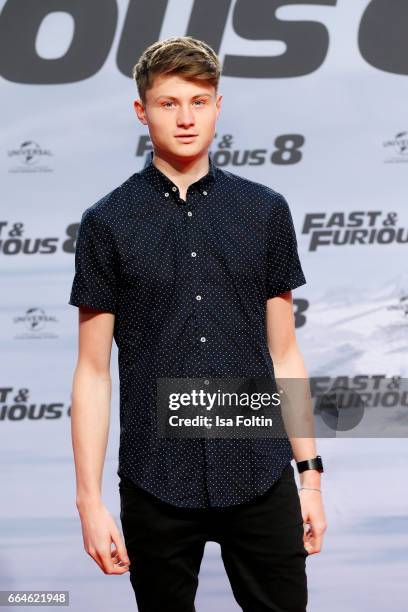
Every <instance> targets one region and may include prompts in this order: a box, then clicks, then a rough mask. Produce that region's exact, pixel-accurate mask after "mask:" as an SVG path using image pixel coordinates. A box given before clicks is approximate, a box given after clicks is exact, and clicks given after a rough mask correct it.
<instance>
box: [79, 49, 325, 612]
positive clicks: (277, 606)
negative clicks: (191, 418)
mask: <svg viewBox="0 0 408 612" xmlns="http://www.w3.org/2000/svg"><path fill="white" fill-rule="evenodd" d="M134 77H135V80H136V83H137V87H138V91H139V95H140V99H137V100H135V102H134V108H135V111H136V114H137V116H138V119H139V120H140V121H141V123H143V124H144V125H147V126H148V129H149V133H150V138H151V141H152V144H153V152H152V154H151V155H150V157H149V159H148V160H147V162H146V165H145V167H144V168H143V169H142V170H141V171H139V172H136V173H135V174H133V175H132V176H131V177H130V178H129V179H127V180H126V181H125V182H124V183H123V184H121V185H120V186H119V187H117V188H116V189H114V190H113V191H112V192H110V193H108V194H107V195H106V196H105V197H103V198H102V199H100V200H99V201H98V202H96V203H95V204H94V205H92V206H90V207H89V208H87V209H86V210H85V212H84V214H83V216H82V219H81V223H80V227H79V232H78V240H77V246H76V254H75V277H74V281H73V286H72V292H71V297H70V301H69V303H70V304H73V305H75V306H78V307H79V356H78V363H77V366H76V370H75V375H74V381H73V390H72V414H71V419H72V439H73V448H74V457H75V467H76V478H77V498H76V503H77V507H78V510H79V514H80V518H81V523H82V529H83V538H84V545H85V550H86V551H87V552H88V553H89V554H90V555H91V556H92V557H93V559H94V560H95V561H96V562H97V563H98V565H99V566H100V568H101V569H102V570H103V571H104V572H105V573H107V574H121V573H124V572H126V571H128V570H129V571H130V580H131V584H132V586H133V588H134V591H135V596H136V600H137V604H138V609H139V610H140V611H141V612H173V611H174V612H193V611H194V609H195V608H194V598H195V593H196V589H197V585H198V573H199V568H200V563H201V559H202V556H203V551H204V546H205V543H206V541H209V540H212V541H216V542H219V544H220V546H221V554H222V559H223V562H224V565H225V569H226V572H227V574H228V577H229V580H230V583H231V587H232V590H233V593H234V596H235V598H236V600H237V602H238V604H239V605H240V606H241V607H242V609H243V610H245V611H246V612H257V611H261V610H262V611H264V610H271V611H272V610H274V611H278V610H279V611H281V612H304V611H305V610H306V603H307V580H306V573H305V559H306V557H307V555H308V554H309V555H310V554H313V553H317V552H319V551H320V549H321V545H322V538H323V532H324V531H325V529H326V521H325V516H324V509H323V504H322V497H321V490H320V477H321V476H320V472H321V471H322V464H321V460H320V457H319V456H316V448H315V441H314V438H313V437H312V438H301V437H298V436H295V437H291V438H290V439H289V438H288V437H280V438H277V437H269V438H264V439H261V438H256V437H253V438H235V439H231V438H222V437H218V438H216V437H213V438H211V437H200V438H194V437H184V438H183V437H181V438H170V437H167V438H166V437H161V436H160V435H159V434H158V426H157V422H158V421H157V418H158V415H157V405H156V399H157V396H156V391H157V383H158V381H159V380H161V379H163V378H193V379H203V380H204V384H209V383H210V382H211V379H215V378H217V379H219V378H223V377H225V378H226V379H227V378H234V377H253V376H254V377H258V376H259V377H262V376H266V377H268V376H271V377H273V376H276V377H277V378H281V379H295V378H300V379H306V378H307V374H306V371H305V367H304V363H303V359H302V356H301V354H300V351H299V348H298V346H297V343H296V337H295V329H294V317H293V306H292V294H291V290H292V289H294V288H295V287H298V286H300V285H303V284H304V283H305V282H306V280H305V277H304V275H303V271H302V268H301V264H300V261H299V257H298V253H297V242H296V236H295V231H294V227H293V222H292V217H291V213H290V210H289V207H288V204H287V202H286V200H285V198H284V197H283V196H282V195H281V194H280V193H278V192H276V191H274V190H273V189H271V188H269V187H267V186H265V185H262V184H260V183H256V182H253V181H250V180H248V179H244V178H242V177H239V176H238V175H236V174H233V173H230V172H227V171H225V170H222V169H220V168H217V167H216V166H215V165H214V163H213V160H212V158H211V155H210V153H209V147H210V145H211V142H212V140H213V137H214V131H215V125H216V121H217V118H218V115H219V113H220V109H221V98H222V96H221V95H219V94H218V81H219V77H220V63H219V60H218V57H217V55H216V54H215V53H214V51H213V50H212V49H211V48H210V47H209V46H208V45H207V44H205V43H204V42H202V41H198V40H196V39H193V38H191V37H174V38H170V39H167V40H163V41H159V42H156V43H154V44H153V45H151V46H150V47H148V48H147V49H146V50H145V52H144V53H143V55H142V57H141V58H140V60H139V62H138V63H137V64H136V66H135V68H134ZM244 99H245V98H242V100H244ZM242 100H241V101H242ZM244 106H245V105H244ZM243 119H244V116H243ZM112 337H114V338H115V341H116V343H117V346H118V349H119V375H120V427H121V428H120V449H119V469H118V475H119V476H120V477H121V480H120V483H119V490H120V496H121V523H122V528H123V534H124V540H125V543H124V542H123V540H122V537H121V534H120V532H119V529H118V527H117V525H116V524H115V522H114V520H113V518H112V516H111V515H110V513H109V512H108V510H107V509H106V507H105V506H104V504H103V502H102V498H101V481H102V472H103V463H104V456H105V450H106V444H107V439H108V430H109V410H110V397H111V379H110V370H109V362H110V354H111V347H112ZM293 458H295V460H296V462H297V465H298V469H299V472H300V471H301V470H302V469H303V470H304V471H302V472H301V474H300V482H301V485H302V487H304V488H302V489H301V491H300V494H298V490H297V486H296V481H295V478H294V469H293V467H292V464H291V460H292V459H293ZM307 527H310V529H309V530H307ZM112 543H113V545H114V548H113V550H112V551H111V546H112Z"/></svg>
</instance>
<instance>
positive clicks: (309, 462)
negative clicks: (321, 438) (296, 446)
mask: <svg viewBox="0 0 408 612" xmlns="http://www.w3.org/2000/svg"><path fill="white" fill-rule="evenodd" d="M296 465H297V469H298V472H299V474H301V473H302V472H304V471H305V470H317V471H318V472H324V470H323V462H322V458H321V456H320V455H316V457H314V458H313V459H306V460H305V461H297V462H296Z"/></svg>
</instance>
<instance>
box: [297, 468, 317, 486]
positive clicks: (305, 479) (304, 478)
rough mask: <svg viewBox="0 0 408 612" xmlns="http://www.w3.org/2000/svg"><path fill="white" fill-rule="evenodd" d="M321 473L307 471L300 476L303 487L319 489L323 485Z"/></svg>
mask: <svg viewBox="0 0 408 612" xmlns="http://www.w3.org/2000/svg"><path fill="white" fill-rule="evenodd" d="M321 478H322V476H321V473H320V472H319V471H318V470H305V471H304V472H302V473H301V474H299V480H300V484H301V486H303V485H304V486H308V487H319V488H320V484H321Z"/></svg>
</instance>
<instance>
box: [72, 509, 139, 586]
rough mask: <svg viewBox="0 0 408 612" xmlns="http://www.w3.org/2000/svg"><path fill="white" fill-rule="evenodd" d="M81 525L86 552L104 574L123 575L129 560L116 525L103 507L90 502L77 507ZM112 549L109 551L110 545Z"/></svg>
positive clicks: (127, 568)
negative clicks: (112, 546) (112, 545)
mask: <svg viewBox="0 0 408 612" xmlns="http://www.w3.org/2000/svg"><path fill="white" fill-rule="evenodd" d="M78 511H79V515H80V518H81V524H82V536H83V540H84V548H85V550H86V552H87V553H88V554H89V555H90V556H91V557H92V558H93V559H94V560H95V561H96V563H97V564H98V565H99V567H100V568H101V570H102V571H103V572H105V574H124V573H125V572H127V571H128V570H129V565H130V560H129V557H128V554H127V551H126V547H125V544H124V542H123V538H122V535H121V533H120V531H119V529H118V528H117V526H116V523H115V521H114V519H113V517H112V515H111V514H110V512H109V511H108V509H107V508H106V507H105V506H104V504H103V503H102V502H101V501H99V502H91V503H86V504H83V505H82V507H81V508H79V507H78ZM112 542H113V544H114V549H113V550H111V544H112Z"/></svg>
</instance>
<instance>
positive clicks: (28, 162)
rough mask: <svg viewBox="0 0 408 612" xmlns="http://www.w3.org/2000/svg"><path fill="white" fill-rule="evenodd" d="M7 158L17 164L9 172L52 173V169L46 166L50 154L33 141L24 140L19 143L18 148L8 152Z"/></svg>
mask: <svg viewBox="0 0 408 612" xmlns="http://www.w3.org/2000/svg"><path fill="white" fill-rule="evenodd" d="M8 156H9V157H10V158H11V159H12V160H13V162H17V164H14V165H13V166H12V167H11V168H10V169H9V172H53V169H52V168H50V166H48V165H47V164H46V162H47V161H48V160H49V158H50V157H52V153H51V151H50V150H49V149H44V148H43V147H41V146H40V145H39V144H38V143H37V142H34V140H26V141H25V142H23V143H21V145H20V148H18V149H11V150H10V151H8Z"/></svg>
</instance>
